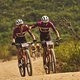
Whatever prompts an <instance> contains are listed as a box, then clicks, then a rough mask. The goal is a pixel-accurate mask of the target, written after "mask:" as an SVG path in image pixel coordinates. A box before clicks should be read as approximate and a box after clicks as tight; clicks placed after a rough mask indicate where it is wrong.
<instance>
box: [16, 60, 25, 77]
mask: <svg viewBox="0 0 80 80" xmlns="http://www.w3.org/2000/svg"><path fill="white" fill-rule="evenodd" d="M18 65H20V66H19V72H20V75H21V76H22V77H24V76H25V64H24V60H22V59H21V60H20V63H19V62H18Z"/></svg>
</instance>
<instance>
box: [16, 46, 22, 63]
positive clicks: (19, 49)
mask: <svg viewBox="0 0 80 80" xmlns="http://www.w3.org/2000/svg"><path fill="white" fill-rule="evenodd" d="M17 50H18V53H17V58H18V63H20V59H21V58H22V52H21V48H20V47H19V46H17Z"/></svg>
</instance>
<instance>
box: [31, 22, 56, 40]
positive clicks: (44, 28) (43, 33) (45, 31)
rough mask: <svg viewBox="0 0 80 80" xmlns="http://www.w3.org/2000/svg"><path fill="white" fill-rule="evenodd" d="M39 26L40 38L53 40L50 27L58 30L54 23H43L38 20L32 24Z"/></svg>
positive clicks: (33, 26)
mask: <svg viewBox="0 0 80 80" xmlns="http://www.w3.org/2000/svg"><path fill="white" fill-rule="evenodd" d="M35 27H38V28H39V31H40V40H41V41H43V40H46V41H49V40H51V38H50V34H49V29H50V28H52V29H53V31H55V30H56V28H55V26H54V24H53V23H52V22H51V21H49V22H48V23H43V22H42V21H38V22H37V23H36V24H35V25H32V28H35Z"/></svg>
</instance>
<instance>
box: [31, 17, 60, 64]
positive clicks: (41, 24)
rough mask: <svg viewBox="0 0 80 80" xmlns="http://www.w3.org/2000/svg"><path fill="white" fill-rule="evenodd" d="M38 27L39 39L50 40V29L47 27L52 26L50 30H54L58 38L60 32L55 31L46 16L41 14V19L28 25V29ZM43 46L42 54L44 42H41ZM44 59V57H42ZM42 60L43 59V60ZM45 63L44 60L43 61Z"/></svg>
mask: <svg viewBox="0 0 80 80" xmlns="http://www.w3.org/2000/svg"><path fill="white" fill-rule="evenodd" d="M35 27H38V28H39V32H40V40H41V41H44V40H45V41H50V40H51V37H50V31H49V29H50V28H52V30H53V31H54V32H55V34H56V36H57V39H60V34H59V32H58V31H57V29H56V27H55V26H54V24H53V23H52V22H51V21H50V20H49V17H48V16H42V18H41V20H40V21H38V22H36V24H33V25H32V26H30V29H32V28H35ZM42 47H43V49H44V50H43V51H44V54H43V55H44V56H45V51H46V50H45V44H42ZM43 59H44V58H43ZM43 62H44V60H43ZM44 64H45V62H44Z"/></svg>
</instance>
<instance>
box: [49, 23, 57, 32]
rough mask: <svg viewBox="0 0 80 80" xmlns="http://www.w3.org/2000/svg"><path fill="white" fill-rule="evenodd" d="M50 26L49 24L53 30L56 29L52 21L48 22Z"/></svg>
mask: <svg viewBox="0 0 80 80" xmlns="http://www.w3.org/2000/svg"><path fill="white" fill-rule="evenodd" d="M50 26H51V28H52V29H53V31H55V30H56V27H55V25H54V24H53V23H52V22H50Z"/></svg>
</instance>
